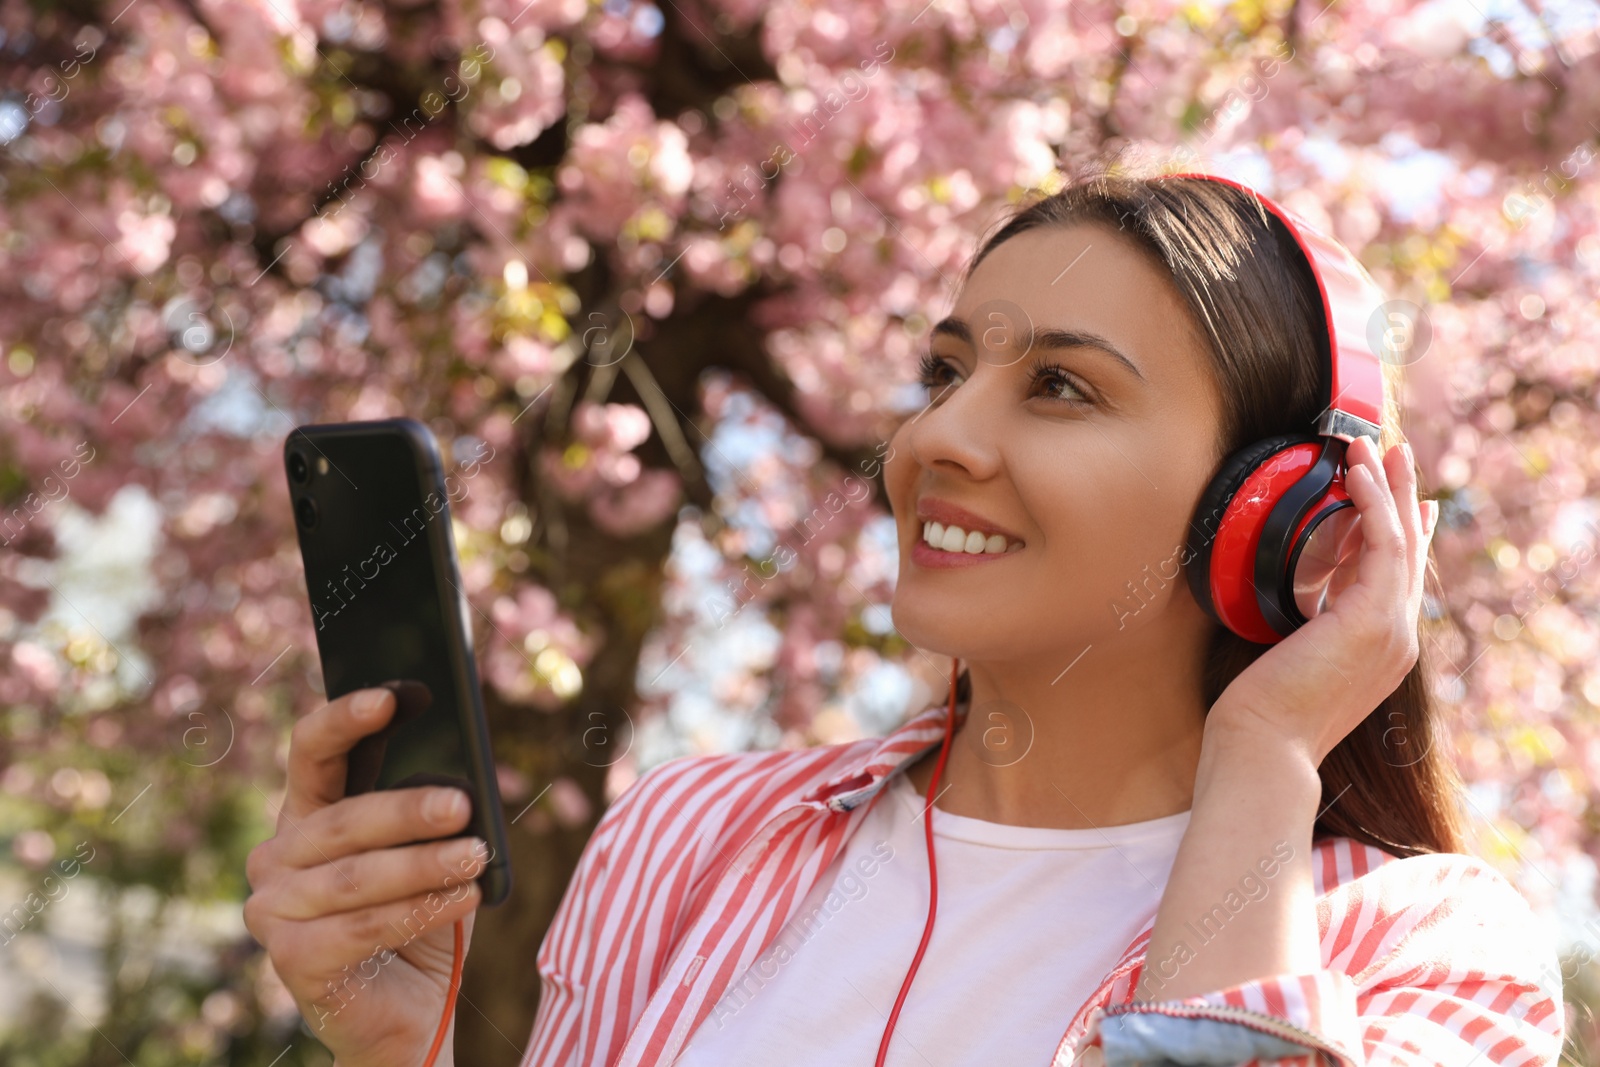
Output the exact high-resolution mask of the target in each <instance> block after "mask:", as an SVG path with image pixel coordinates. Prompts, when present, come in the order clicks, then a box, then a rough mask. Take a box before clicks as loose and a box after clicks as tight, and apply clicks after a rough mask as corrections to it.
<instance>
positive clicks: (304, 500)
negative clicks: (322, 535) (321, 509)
mask: <svg viewBox="0 0 1600 1067" xmlns="http://www.w3.org/2000/svg"><path fill="white" fill-rule="evenodd" d="M294 515H295V518H297V519H299V520H300V525H301V526H304V527H305V528H306V529H308V530H309V529H311V528H312V527H313V526H315V525H316V524H317V502H316V501H315V500H312V499H311V498H310V497H308V496H303V497H301V498H300V499H299V500H297V501H296V502H295V505H294Z"/></svg>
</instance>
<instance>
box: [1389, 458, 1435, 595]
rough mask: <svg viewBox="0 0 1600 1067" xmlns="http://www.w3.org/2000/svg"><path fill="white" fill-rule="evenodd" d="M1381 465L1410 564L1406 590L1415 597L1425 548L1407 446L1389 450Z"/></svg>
mask: <svg viewBox="0 0 1600 1067" xmlns="http://www.w3.org/2000/svg"><path fill="white" fill-rule="evenodd" d="M1384 465H1385V468H1386V470H1387V471H1388V474H1389V485H1390V487H1391V488H1392V489H1393V490H1394V492H1393V494H1392V496H1393V499H1394V504H1395V515H1396V517H1397V518H1398V519H1399V521H1400V529H1401V532H1402V533H1403V535H1404V540H1405V546H1406V558H1407V559H1409V560H1411V561H1412V568H1411V582H1410V585H1409V591H1410V592H1411V593H1412V594H1416V593H1418V592H1420V591H1421V588H1422V581H1421V575H1422V559H1423V554H1424V553H1425V552H1426V551H1427V547H1426V542H1425V541H1424V539H1423V532H1422V505H1421V502H1420V501H1419V500H1418V499H1417V471H1416V457H1415V456H1414V455H1413V454H1412V451H1411V446H1410V445H1409V444H1408V443H1406V442H1403V441H1402V442H1401V443H1400V444H1398V445H1396V446H1395V447H1394V448H1391V449H1390V450H1389V454H1388V455H1387V456H1385V457H1384Z"/></svg>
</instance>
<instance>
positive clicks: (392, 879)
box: [265, 837, 488, 920]
mask: <svg viewBox="0 0 1600 1067" xmlns="http://www.w3.org/2000/svg"><path fill="white" fill-rule="evenodd" d="M487 859H488V845H487V844H485V843H484V841H483V840H482V839H481V838H472V837H462V838H455V839H453V840H450V841H433V842H429V843H427V844H423V845H408V846H406V847H404V848H385V849H378V850H376V851H372V852H362V853H358V854H357V855H354V856H346V857H344V858H343V859H338V860H335V861H333V862H332V863H324V864H320V865H319V866H316V867H311V868H308V869H306V870H302V871H295V872H293V873H292V874H291V875H290V876H289V877H287V878H284V879H283V880H281V881H280V882H276V883H273V885H272V886H270V887H269V888H268V889H267V890H265V892H266V893H267V894H268V896H269V900H268V902H267V903H266V907H267V909H268V910H269V911H271V912H272V913H273V914H275V915H278V916H280V917H282V918H285V919H300V920H305V919H320V918H322V917H323V916H326V915H336V914H338V913H340V912H346V911H355V910H358V909H361V908H370V907H374V906H376V905H380V904H388V903H391V902H393V901H397V900H407V899H409V898H411V897H414V896H416V895H418V894H419V893H427V892H429V891H430V890H439V891H443V892H451V891H455V890H456V889H457V887H459V886H460V885H461V884H462V883H464V882H468V881H471V880H472V879H473V878H476V877H477V875H478V873H479V872H480V871H482V870H483V867H484V865H485V862H486V861H487Z"/></svg>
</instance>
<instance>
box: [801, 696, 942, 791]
mask: <svg viewBox="0 0 1600 1067" xmlns="http://www.w3.org/2000/svg"><path fill="white" fill-rule="evenodd" d="M968 706H969V705H968V703H967V702H966V701H963V702H961V703H959V704H957V705H956V723H955V725H956V729H958V730H959V729H960V728H961V724H962V723H963V722H965V721H966V718H967V710H968ZM949 713H950V706H949V704H948V703H946V702H940V703H938V704H935V705H933V706H932V707H930V708H927V709H926V710H924V711H922V712H920V713H918V714H917V715H915V716H913V717H912V718H910V719H908V720H907V721H906V722H905V723H903V724H901V725H900V726H898V727H896V728H895V729H894V730H892V731H890V733H889V734H888V736H886V737H882V738H875V739H868V740H866V741H861V742H857V743H858V744H859V745H861V746H862V747H863V748H865V749H866V751H865V752H864V754H863V755H862V757H861V758H860V759H858V760H856V761H854V762H853V763H851V764H850V765H849V766H848V767H846V768H845V769H844V770H843V771H841V772H840V773H838V774H836V775H834V776H833V777H832V778H829V779H828V780H827V781H825V782H823V783H822V784H821V785H819V786H817V787H816V788H815V789H812V790H811V791H810V792H808V793H806V794H805V795H804V796H802V797H801V798H800V801H801V803H804V804H814V805H819V806H823V807H826V808H828V809H829V810H830V811H837V812H846V811H851V810H853V809H855V808H858V807H860V806H861V805H862V804H865V803H866V802H867V801H869V800H871V799H872V798H873V797H874V796H876V795H877V794H878V791H879V790H880V789H882V788H883V787H884V784H885V783H886V782H888V780H889V779H890V778H892V777H894V776H895V775H896V774H898V773H900V772H901V771H902V770H904V769H905V768H906V767H907V766H909V765H910V764H911V763H913V762H915V761H916V758H917V757H918V756H920V755H922V754H923V753H924V752H926V751H928V749H930V748H932V747H935V746H937V745H939V744H940V743H941V742H943V741H944V731H945V723H946V720H947V719H948V718H949ZM869 746H870V747H869Z"/></svg>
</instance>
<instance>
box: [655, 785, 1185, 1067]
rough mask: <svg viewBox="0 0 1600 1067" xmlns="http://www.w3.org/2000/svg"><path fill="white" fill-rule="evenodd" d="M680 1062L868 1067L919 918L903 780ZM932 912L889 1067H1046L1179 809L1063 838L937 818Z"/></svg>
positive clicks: (1121, 945) (1180, 823)
mask: <svg viewBox="0 0 1600 1067" xmlns="http://www.w3.org/2000/svg"><path fill="white" fill-rule="evenodd" d="M885 788H886V789H888V790H889V791H890V795H889V796H887V797H879V798H877V799H876V800H875V801H874V802H873V806H872V808H871V809H870V810H869V811H868V812H867V814H866V816H865V818H864V820H863V822H862V824H861V825H860V827H858V828H857V831H856V833H855V834H854V836H852V837H851V839H850V840H849V842H847V843H846V845H845V847H844V849H842V850H841V851H840V853H839V855H838V856H836V857H835V858H834V861H833V864H832V865H831V866H830V868H829V869H828V871H827V872H825V873H824V874H823V876H822V878H821V879H820V880H819V881H818V882H817V884H816V885H815V886H814V887H813V888H812V890H811V892H810V893H809V894H808V895H807V897H806V900H805V903H804V904H803V905H802V907H801V908H800V910H799V911H798V912H796V913H795V915H794V917H793V918H792V919H791V920H790V921H789V923H788V924H787V925H785V926H784V928H783V929H782V930H780V931H779V934H778V936H777V938H775V939H774V940H773V942H772V943H771V944H770V945H768V947H767V949H766V950H765V951H764V952H763V953H762V955H761V956H760V957H759V958H758V959H757V960H756V962H755V963H754V964H753V965H752V966H751V967H750V968H749V970H747V971H746V972H745V974H744V975H742V976H741V977H740V978H738V979H736V980H735V981H734V982H733V984H732V985H730V986H729V987H728V989H727V990H726V991H725V992H724V994H723V997H722V999H721V1000H719V1001H718V1003H717V1004H716V1005H715V1006H714V1007H713V1009H712V1011H711V1014H710V1015H708V1016H707V1017H706V1020H705V1022H704V1023H702V1024H701V1026H700V1028H699V1029H698V1030H696V1031H695V1032H694V1034H693V1035H691V1036H690V1039H689V1042H688V1044H687V1046H686V1047H685V1049H684V1051H683V1053H682V1055H681V1056H680V1057H679V1058H678V1059H677V1061H676V1067H728V1065H734V1064H737V1065H743V1064H761V1065H762V1067H801V1065H804V1067H816V1065H820V1064H846V1063H849V1064H865V1065H868V1067H870V1065H871V1064H872V1063H873V1062H875V1060H876V1058H877V1054H878V1044H879V1042H880V1041H881V1040H882V1037H883V1029H884V1026H885V1025H886V1024H887V1022H888V1018H889V1012H890V1011H891V1010H892V1009H893V1007H894V1002H895V998H896V997H897V996H898V995H899V993H900V985H901V983H902V982H903V981H904V980H905V975H906V971H907V969H908V968H909V967H910V966H911V959H912V957H913V956H914V955H916V951H917V945H918V943H919V942H920V941H921V940H922V930H923V926H924V925H925V924H926V922H927V918H928V855H927V844H926V842H925V837H924V835H925V831H924V830H923V826H922V821H921V817H922V809H923V804H924V798H923V796H922V795H921V794H920V793H918V792H917V790H916V788H915V786H913V785H912V784H911V782H910V780H909V779H907V778H906V776H905V774H904V773H903V772H900V773H897V774H896V775H895V776H894V778H893V779H891V781H890V782H889V784H888V785H887V786H885ZM932 818H933V833H934V841H935V845H936V847H935V851H934V861H935V863H936V864H937V867H938V872H939V909H938V912H937V914H936V916H935V918H934V923H933V935H932V937H931V938H929V940H928V948H927V951H926V952H924V953H923V957H922V965H921V966H920V967H919V968H918V969H917V975H916V978H915V979H913V980H912V983H911V990H910V992H909V993H907V995H906V1002H905V1005H904V1006H903V1007H902V1008H901V1009H900V1017H899V1019H898V1021H897V1022H896V1023H895V1029H894V1036H893V1038H892V1039H891V1040H890V1044H889V1055H888V1057H887V1059H886V1060H885V1063H886V1064H887V1065H890V1067H935V1065H938V1067H943V1065H946V1064H1005V1065H1007V1067H1011V1065H1013V1064H1015V1065H1018V1067H1030V1065H1037V1067H1045V1065H1047V1064H1049V1062H1050V1059H1051V1057H1052V1056H1053V1055H1054V1054H1055V1050H1056V1045H1057V1043H1058V1042H1059V1041H1060V1040H1061V1036H1062V1034H1063V1033H1064V1032H1065V1031H1066V1028H1067V1024H1068V1022H1070V1021H1071V1018H1072V1015H1073V1013H1075V1012H1076V1011H1077V1010H1078V1008H1079V1007H1080V1006H1081V1005H1082V1004H1083V1002H1084V1001H1085V1000H1087V999H1088V997H1089V996H1090V994H1092V993H1093V992H1094V990H1095V988H1096V986H1097V985H1098V984H1099V982H1100V979H1101V978H1103V977H1104V976H1105V974H1106V972H1107V971H1109V970H1110V969H1111V968H1112V967H1113V966H1115V964H1116V962H1117V960H1118V959H1119V958H1120V956H1121V954H1122V951H1123V950H1124V949H1125V948H1127V946H1128V943H1129V942H1131V941H1132V940H1133V938H1134V937H1135V936H1136V935H1137V934H1138V933H1139V930H1140V929H1141V928H1142V927H1143V925H1144V923H1145V922H1146V921H1148V920H1149V918H1150V917H1151V916H1153V915H1154V914H1155V912H1156V908H1157V906H1158V905H1159V904H1160V902H1161V892H1162V889H1163V888H1164V887H1165V886H1166V883H1167V876H1168V874H1169V873H1170V872H1171V870H1172V863H1173V860H1174V858H1175V857H1176V855H1177V851H1178V845H1179V843H1180V842H1181V840H1182V838H1183V833H1184V830H1185V829H1186V828H1187V827H1188V825H1189V813H1188V812H1187V811H1184V812H1179V813H1178V814H1176V815H1169V816H1167V817H1165V818H1160V819H1151V820H1149V821H1147V822H1138V823H1129V824H1127V825H1124V826H1111V827H1106V828H1104V829H1098V830H1095V829H1091V830H1059V829H1050V828H1039V827H1030V826H1007V825H1004V824H1002V823H992V822H986V821H984V820H982V819H970V818H967V817H965V816H961V815H954V814H951V813H949V812H946V811H942V810H940V809H938V808H937V807H936V808H935V809H934V811H933V815H932Z"/></svg>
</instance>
